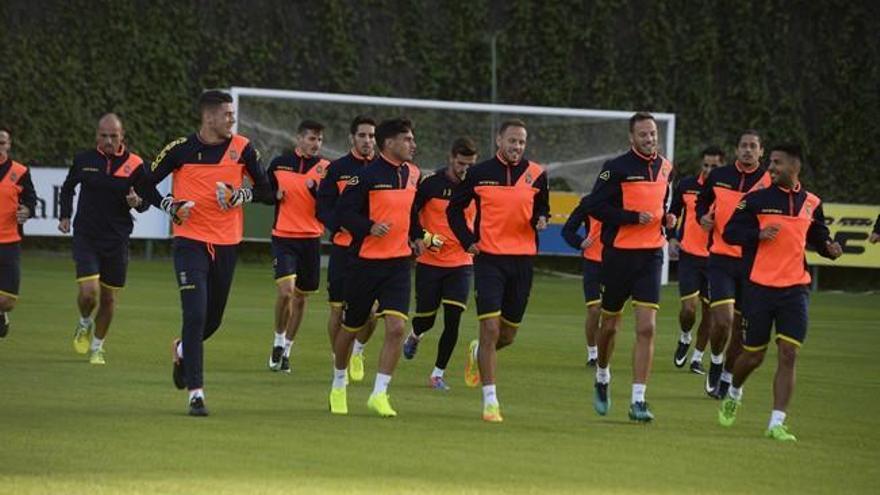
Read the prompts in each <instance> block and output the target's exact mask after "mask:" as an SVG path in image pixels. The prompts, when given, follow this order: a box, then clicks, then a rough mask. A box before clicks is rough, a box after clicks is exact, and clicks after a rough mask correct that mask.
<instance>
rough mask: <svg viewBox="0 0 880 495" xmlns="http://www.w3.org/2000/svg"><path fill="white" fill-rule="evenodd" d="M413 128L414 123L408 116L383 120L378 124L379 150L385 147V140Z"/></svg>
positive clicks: (377, 140) (377, 142) (377, 139)
mask: <svg viewBox="0 0 880 495" xmlns="http://www.w3.org/2000/svg"><path fill="white" fill-rule="evenodd" d="M412 130H413V123H412V121H411V120H409V119H408V118H406V117H397V118H394V119H388V120H383V121H382V123H381V124H379V125H378V126H376V144H377V145H379V150H384V149H385V140H386V139H391V138H394V137H397V136H399V135H400V134H404V133H406V132H410V131H412Z"/></svg>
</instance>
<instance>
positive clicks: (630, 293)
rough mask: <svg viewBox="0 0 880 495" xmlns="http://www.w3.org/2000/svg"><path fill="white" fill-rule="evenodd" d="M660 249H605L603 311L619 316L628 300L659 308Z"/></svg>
mask: <svg viewBox="0 0 880 495" xmlns="http://www.w3.org/2000/svg"><path fill="white" fill-rule="evenodd" d="M662 270H663V250H661V249H617V248H614V247H611V246H605V247H604V248H603V249H602V269H601V270H600V273H599V278H600V280H601V281H602V310H603V311H605V312H606V313H614V314H619V313H620V312H621V311H623V305H624V304H625V303H626V300H627V299H628V298H630V297H632V300H633V305H635V306H648V307H651V308H654V309H659V308H660V274H661V272H662Z"/></svg>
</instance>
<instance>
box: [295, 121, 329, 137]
mask: <svg viewBox="0 0 880 495" xmlns="http://www.w3.org/2000/svg"><path fill="white" fill-rule="evenodd" d="M306 131H312V132H314V133H315V134H321V133H323V132H324V124H322V123H320V122H316V121H314V120H303V121H302V122H300V123H299V127H297V128H296V133H297V134H299V135H303V134H305V133H306Z"/></svg>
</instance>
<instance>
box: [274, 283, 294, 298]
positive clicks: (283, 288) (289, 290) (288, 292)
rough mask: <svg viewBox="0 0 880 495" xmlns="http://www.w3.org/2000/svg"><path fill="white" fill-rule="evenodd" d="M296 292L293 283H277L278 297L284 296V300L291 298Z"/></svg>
mask: <svg viewBox="0 0 880 495" xmlns="http://www.w3.org/2000/svg"><path fill="white" fill-rule="evenodd" d="M295 293H296V290H295V289H294V285H293V284H290V283H281V284H278V297H281V298H284V299H286V300H288V301H289V300H291V299H292V298H293V296H294V294H295Z"/></svg>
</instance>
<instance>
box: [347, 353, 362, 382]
mask: <svg viewBox="0 0 880 495" xmlns="http://www.w3.org/2000/svg"><path fill="white" fill-rule="evenodd" d="M348 376H349V378H351V381H353V382H359V381H362V380H363V379H364V355H363V353H361V354H352V355H351V359H350V360H349V361H348Z"/></svg>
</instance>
